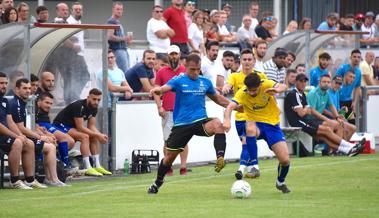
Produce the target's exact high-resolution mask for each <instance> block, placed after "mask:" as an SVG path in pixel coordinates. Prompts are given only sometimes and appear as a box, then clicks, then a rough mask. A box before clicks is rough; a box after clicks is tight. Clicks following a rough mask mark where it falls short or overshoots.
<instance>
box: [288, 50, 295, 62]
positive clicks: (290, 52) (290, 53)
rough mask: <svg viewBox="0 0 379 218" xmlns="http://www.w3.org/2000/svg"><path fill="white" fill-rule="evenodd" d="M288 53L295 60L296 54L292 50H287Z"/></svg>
mask: <svg viewBox="0 0 379 218" xmlns="http://www.w3.org/2000/svg"><path fill="white" fill-rule="evenodd" d="M288 55H291V56H292V57H293V59H294V60H296V55H295V53H293V52H292V51H288ZM288 55H287V56H288Z"/></svg>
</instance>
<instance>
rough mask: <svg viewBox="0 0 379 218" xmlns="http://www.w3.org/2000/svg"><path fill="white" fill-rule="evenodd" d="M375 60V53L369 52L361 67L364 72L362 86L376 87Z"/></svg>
mask: <svg viewBox="0 0 379 218" xmlns="http://www.w3.org/2000/svg"><path fill="white" fill-rule="evenodd" d="M374 58H375V54H374V52H372V51H367V52H366V55H365V59H364V60H363V61H362V62H361V63H360V65H359V67H360V69H361V72H362V78H361V80H362V86H372V85H376V82H375V81H374V69H373V68H372V64H373V62H374Z"/></svg>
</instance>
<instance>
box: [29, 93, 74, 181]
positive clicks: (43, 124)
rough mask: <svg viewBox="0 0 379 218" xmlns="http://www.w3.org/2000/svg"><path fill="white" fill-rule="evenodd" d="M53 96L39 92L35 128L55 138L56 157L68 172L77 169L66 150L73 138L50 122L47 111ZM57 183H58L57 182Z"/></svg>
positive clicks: (41, 133)
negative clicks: (71, 163)
mask: <svg viewBox="0 0 379 218" xmlns="http://www.w3.org/2000/svg"><path fill="white" fill-rule="evenodd" d="M53 101H54V96H53V95H52V94H50V93H49V92H44V93H41V95H40V96H39V97H38V99H37V105H36V107H37V110H36V111H37V112H36V114H35V118H36V119H35V121H36V130H37V132H38V133H39V134H40V135H48V136H51V137H53V138H55V139H56V140H57V143H58V146H57V147H58V153H59V155H58V159H59V160H60V161H62V162H63V164H64V166H65V169H66V170H67V172H68V173H69V174H72V173H73V172H74V171H76V170H77V168H76V169H74V168H72V167H71V165H70V162H69V159H68V151H69V150H71V149H72V148H73V147H74V146H75V141H74V139H73V138H72V137H71V136H69V135H68V134H66V133H64V132H62V131H61V130H59V128H58V127H56V126H54V125H53V124H51V122H50V117H49V112H50V109H51V107H52V105H53ZM45 183H47V184H49V185H55V184H56V182H54V181H52V180H49V179H46V180H45ZM57 185H59V183H58V184H57Z"/></svg>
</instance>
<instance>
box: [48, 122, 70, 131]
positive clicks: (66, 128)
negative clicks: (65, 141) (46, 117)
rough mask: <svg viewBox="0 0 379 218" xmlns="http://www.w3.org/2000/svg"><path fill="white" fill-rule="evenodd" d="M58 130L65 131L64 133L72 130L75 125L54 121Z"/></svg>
mask: <svg viewBox="0 0 379 218" xmlns="http://www.w3.org/2000/svg"><path fill="white" fill-rule="evenodd" d="M52 125H53V126H54V127H55V128H56V129H57V130H59V131H61V132H63V133H68V131H70V129H72V128H74V127H73V126H70V125H66V124H63V123H54V124H52Z"/></svg>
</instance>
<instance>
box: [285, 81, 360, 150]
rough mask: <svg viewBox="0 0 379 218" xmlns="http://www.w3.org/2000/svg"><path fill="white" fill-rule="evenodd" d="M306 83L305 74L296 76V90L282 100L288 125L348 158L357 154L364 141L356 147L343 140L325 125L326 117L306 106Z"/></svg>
mask: <svg viewBox="0 0 379 218" xmlns="http://www.w3.org/2000/svg"><path fill="white" fill-rule="evenodd" d="M307 81H308V78H307V76H306V75H305V74H298V75H297V76H296V89H293V90H291V91H290V92H289V93H288V94H287V96H286V97H285V99H284V111H285V115H286V117H287V120H288V123H289V124H290V125H291V126H293V127H300V128H301V129H302V131H304V132H305V133H307V134H309V135H310V136H312V137H314V138H316V139H317V140H322V141H323V142H325V143H327V144H328V145H329V146H330V147H331V148H333V149H336V150H337V151H340V152H342V153H344V154H346V155H348V156H355V155H357V154H359V152H361V151H362V150H363V147H364V146H363V144H364V142H365V140H362V141H361V142H358V143H357V144H356V145H354V144H352V143H350V142H348V141H346V140H344V139H343V138H342V137H341V136H339V135H338V134H336V133H334V131H333V129H332V128H331V127H330V126H329V125H327V122H328V121H329V119H328V118H327V117H325V116H323V115H322V114H320V113H318V112H317V111H316V110H315V109H314V108H311V107H310V106H309V105H308V102H307V98H306V96H305V93H304V89H305V87H306V85H307ZM311 115H313V116H311Z"/></svg>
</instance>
